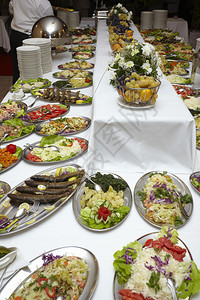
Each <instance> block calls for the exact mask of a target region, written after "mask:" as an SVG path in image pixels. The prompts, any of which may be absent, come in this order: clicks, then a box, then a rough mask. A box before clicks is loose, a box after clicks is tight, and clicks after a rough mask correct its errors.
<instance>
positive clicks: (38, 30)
mask: <svg viewBox="0 0 200 300" xmlns="http://www.w3.org/2000/svg"><path fill="white" fill-rule="evenodd" d="M31 36H32V37H33V38H49V39H51V42H52V44H53V46H57V45H64V44H65V43H68V42H69V39H70V34H69V30H68V28H67V25H66V24H65V23H64V22H63V21H62V20H61V19H59V18H58V17H55V16H47V17H43V18H41V19H39V20H38V21H37V22H36V23H35V24H34V25H33V28H32V34H31Z"/></svg>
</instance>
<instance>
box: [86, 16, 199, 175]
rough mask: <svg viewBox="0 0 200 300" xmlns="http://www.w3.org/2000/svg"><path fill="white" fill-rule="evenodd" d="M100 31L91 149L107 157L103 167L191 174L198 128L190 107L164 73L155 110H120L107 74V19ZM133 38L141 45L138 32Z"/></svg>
mask: <svg viewBox="0 0 200 300" xmlns="http://www.w3.org/2000/svg"><path fill="white" fill-rule="evenodd" d="M98 28H99V31H98V38H97V50H96V64H95V72H94V86H98V83H99V81H101V82H100V84H99V86H98V88H96V87H95V92H94V103H95V105H94V121H93V126H92V135H91V140H90V146H91V147H92V148H93V149H94V153H95V154H96V152H97V151H98V153H99V155H100V154H101V155H102V156H104V161H103V164H104V169H107V170H112V171H113V172H120V171H122V170H126V172H133V170H134V172H145V171H151V170H152V169H166V168H167V169H168V171H170V172H172V173H173V172H180V173H185V172H186V173H187V172H191V171H192V170H193V168H194V162H195V124H194V119H193V117H192V116H191V114H190V113H189V112H188V110H187V108H186V106H185V105H184V104H183V102H182V101H181V100H180V98H179V97H178V95H177V94H176V92H175V90H174V88H173V87H172V85H171V84H170V83H169V82H168V81H167V80H166V79H165V77H164V76H163V75H162V76H161V78H160V79H161V86H160V90H159V92H158V99H157V103H156V105H155V106H154V107H153V108H150V109H145V110H134V109H133V110H131V109H126V108H123V107H121V106H120V105H119V104H118V103H117V98H118V97H119V96H118V92H117V91H116V89H114V88H113V87H112V86H111V85H110V84H109V81H110V78H111V75H110V72H108V71H106V69H107V66H108V63H109V62H110V61H111V59H112V57H111V49H110V46H109V43H108V30H107V29H106V25H105V21H99V27H98ZM134 36H135V37H136V38H137V39H139V40H140V41H141V37H140V35H139V33H138V31H137V29H136V28H134ZM108 53H109V55H108ZM160 74H161V72H160ZM102 76H103V77H102ZM180 137H181V138H180ZM180 149H181V151H180ZM99 167H100V164H99V161H97V160H96V159H94V169H99Z"/></svg>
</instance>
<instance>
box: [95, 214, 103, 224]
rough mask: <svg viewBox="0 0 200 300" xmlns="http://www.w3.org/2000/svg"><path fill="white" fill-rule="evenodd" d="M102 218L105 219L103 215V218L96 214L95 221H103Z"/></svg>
mask: <svg viewBox="0 0 200 300" xmlns="http://www.w3.org/2000/svg"><path fill="white" fill-rule="evenodd" d="M102 220H103V218H102V217H101V219H99V215H96V216H95V222H96V223H97V224H99V223H101V221H102Z"/></svg>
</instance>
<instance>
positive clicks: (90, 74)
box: [53, 69, 93, 79]
mask: <svg viewBox="0 0 200 300" xmlns="http://www.w3.org/2000/svg"><path fill="white" fill-rule="evenodd" d="M69 70H71V69H69ZM73 70H74V69H73ZM77 70H78V69H77ZM81 71H85V70H83V69H79V72H81ZM86 72H87V75H86V76H84V77H80V78H85V77H87V76H93V73H92V72H91V71H86ZM59 73H61V72H56V73H53V77H55V78H58V79H70V78H73V76H72V77H63V75H61V76H57V74H59Z"/></svg>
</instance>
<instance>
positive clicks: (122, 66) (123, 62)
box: [119, 57, 125, 68]
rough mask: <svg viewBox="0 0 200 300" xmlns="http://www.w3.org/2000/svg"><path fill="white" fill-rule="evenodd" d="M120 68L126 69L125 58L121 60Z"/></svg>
mask: <svg viewBox="0 0 200 300" xmlns="http://www.w3.org/2000/svg"><path fill="white" fill-rule="evenodd" d="M119 66H120V67H121V68H124V66H125V61H124V58H123V57H121V58H120V60H119Z"/></svg>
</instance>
